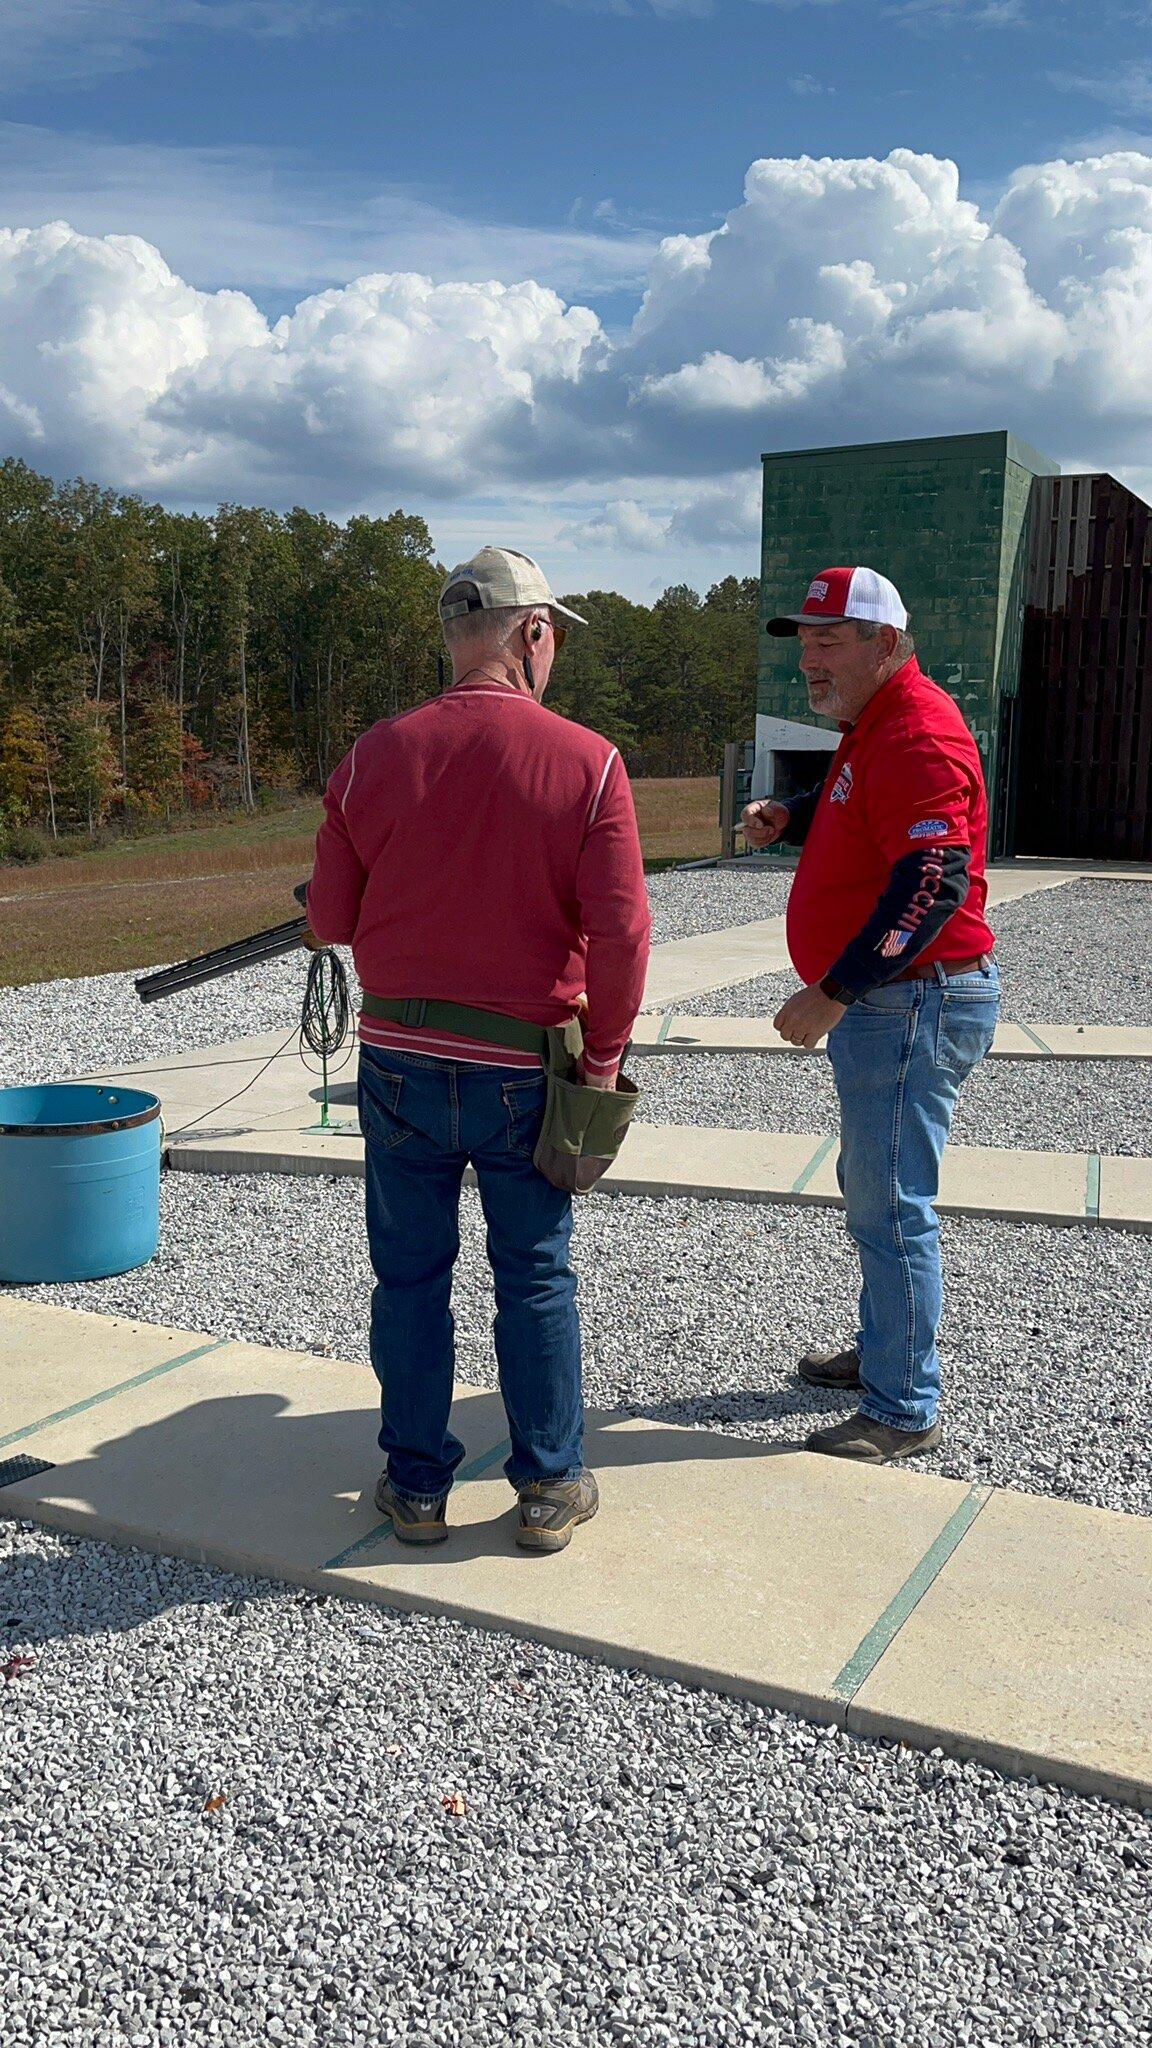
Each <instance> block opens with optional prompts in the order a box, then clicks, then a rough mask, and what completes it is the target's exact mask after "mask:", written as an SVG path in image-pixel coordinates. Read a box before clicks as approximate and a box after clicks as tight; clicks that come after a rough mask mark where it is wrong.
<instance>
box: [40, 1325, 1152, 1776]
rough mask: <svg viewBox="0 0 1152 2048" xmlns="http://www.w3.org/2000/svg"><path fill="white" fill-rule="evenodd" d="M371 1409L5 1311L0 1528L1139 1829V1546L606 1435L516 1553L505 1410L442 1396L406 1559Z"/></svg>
mask: <svg viewBox="0 0 1152 2048" xmlns="http://www.w3.org/2000/svg"><path fill="white" fill-rule="evenodd" d="M374 1406H375V1384H374V1382H373V1380H372V1376H371V1374H370V1372H369V1370H368V1368H367V1367H366V1366H357V1365H349V1364H346V1363H343V1362H342V1361H339V1360H333V1359H325V1358H317V1357H314V1356H312V1355H310V1354H307V1353H304V1354H301V1353H295V1352H281V1351H273V1350H269V1349H265V1348H263V1347H261V1346H257V1345H250V1344H238V1343H231V1342H228V1341H227V1340H225V1339H213V1338H210V1337H205V1336H203V1335H202V1334H199V1333H197V1332H196V1331H194V1330H173V1329H165V1328H161V1327H158V1326H153V1325H149V1324H140V1323H130V1322H125V1321H121V1320H119V1319H116V1318H113V1317H108V1316H95V1315H83V1314H78V1313H76V1312H74V1311H70V1310H67V1309H59V1308H53V1307H48V1306H43V1305H41V1304H39V1303H29V1302H25V1301H23V1300H20V1299H17V1298H15V1297H13V1296H11V1295H6V1294H0V1506H2V1507H3V1508H5V1509H6V1510H7V1511H8V1512H9V1513H11V1514H15V1515H20V1516H27V1517H30V1518H32V1519H34V1520H36V1521H40V1522H43V1523H46V1524H48V1525H50V1526H53V1527H59V1528H65V1529H70V1530H74V1531H76V1532H78V1533H80V1534H83V1535H86V1536H93V1537H105V1538H108V1539H110V1540H111V1541H113V1542H117V1543H125V1544H136V1545H139V1546H141V1547H143V1548H144V1549H148V1550H153V1551H159V1552H164V1553H168V1554H171V1555H174V1556H179V1557H191V1558H195V1559H198V1560H203V1561H205V1562H208V1563H212V1564H217V1565H221V1566H224V1567H226V1568H228V1569H230V1570H233V1571H238V1572H245V1573H249V1572H250V1573H255V1574H259V1575H264V1576H267V1577H272V1578H276V1579H283V1580H287V1581H289V1582H291V1583H296V1584H300V1585H305V1586H309V1587H314V1588H317V1589H319V1590H322V1591H325V1592H331V1593H343V1594H347V1595H351V1596H353V1597H356V1598H359V1599H365V1600H375V1601H381V1602H384V1603H385V1604H387V1605H390V1606H394V1607H401V1608H406V1609H419V1610H422V1611H427V1612H431V1613H437V1614H448V1615H452V1616H455V1617H457V1618H459V1619H461V1620H464V1621H469V1622H473V1623H476V1624H479V1625H481V1626H484V1627H489V1628H501V1629H508V1630H510V1631H511V1632H512V1633H513V1634H516V1635H519V1636H524V1637H529V1638H531V1639H533V1640H537V1641H541V1642H547V1643H553V1644H557V1645H560V1646H562V1647H564V1648H568V1649H572V1650H576V1651H580V1652H584V1653H586V1654H590V1655H592V1656H595V1657H599V1658H602V1659H606V1660H607V1661H609V1662H612V1663H615V1664H620V1665H624V1666H634V1667H635V1666H638V1667H640V1668H641V1669H643V1670H647V1671H652V1672H656V1673H659V1674H661V1675H664V1676H667V1677H670V1678H676V1679H681V1680H684V1681H687V1682H688V1683H693V1684H697V1683H698V1684H702V1685H708V1686H714V1687H716V1688H717V1689H718V1690H720V1691H722V1692H727V1693H733V1694H738V1695H742V1696H746V1697H751V1698H753V1699H757V1700H761V1701H763V1702H765V1703H766V1704H768V1705H771V1706H776V1707H783V1708H787V1709H791V1710H795V1711H798V1712H801V1713H804V1714H807V1715H809V1716H811V1717H812V1718H814V1719H817V1720H820V1721H825V1722H833V1723H836V1724H837V1725H840V1726H847V1727H849V1728H852V1729H855V1730H857V1731H859V1732H860V1733H861V1734H865V1735H867V1734H875V1735H884V1736H890V1737H894V1738H897V1739H899V1740H902V1741H905V1742H908V1743H911V1744H913V1745H916V1746H920V1747H923V1748H935V1747H937V1746H939V1747H942V1748H944V1749H946V1750H948V1751H949V1752H950V1753H951V1754H954V1755H957V1756H968V1757H977V1758H979V1759H981V1760H983V1761H984V1762H987V1763H990V1764H993V1765H996V1766H997V1767H999V1768H1001V1769H1003V1770H1006V1771H1009V1772H1012V1771H1029V1772H1035V1773H1037V1774H1038V1775H1039V1776H1041V1777H1044V1778H1046V1779H1049V1780H1052V1781H1053V1782H1056V1783H1059V1784H1064V1785H1069V1786H1073V1787H1075V1788H1077V1789H1080V1790H1082V1791H1087V1792H1099V1793H1103V1794H1105V1795H1108V1796H1111V1797H1114V1798H1118V1799H1122V1800H1128V1801H1135V1802H1138V1803H1141V1804H1152V1521H1149V1520H1145V1519H1143V1518H1140V1517H1138V1516H1132V1515H1120V1514H1113V1513H1109V1512H1106V1511H1104V1510H1102V1509H1095V1508H1084V1507H1073V1506H1068V1505H1066V1504H1064V1503H1057V1502H1053V1501H1049V1500H1044V1499H1037V1498H1035V1497H1032V1496H1030V1495H1027V1494H1022V1493H1012V1492H1002V1491H994V1490H992V1489H990V1488H988V1487H986V1486H982V1485H977V1486H968V1485H966V1484H964V1483H962V1482H960V1481H956V1480H949V1479H939V1478H934V1477H933V1476H932V1475H931V1472H930V1471H925V1470H907V1469H906V1470H899V1471H890V1470H871V1469H869V1468H867V1467H864V1466H859V1465H853V1464H842V1463H839V1462H837V1461H834V1460H832V1459H825V1458H816V1457H812V1456H811V1455H809V1454H807V1453H805V1452H803V1451H800V1450H791V1449H788V1448H787V1447H782V1446H779V1445H773V1446H771V1447H768V1446H763V1445H757V1444H751V1443H748V1442H747V1441H745V1440H742V1439H739V1438H735V1437H727V1436H722V1435H719V1434H716V1433H714V1432H711V1431H705V1430H686V1429H678V1428H674V1427H670V1426H668V1425H665V1424H659V1423H654V1422H647V1421H643V1420H635V1421H622V1420H618V1419H615V1418H613V1417H612V1416H611V1415H601V1416H596V1417H592V1418H591V1429H590V1435H589V1441H588V1461H589V1463H590V1465H592V1466H593V1468H594V1469H595V1470H596V1471H597V1472H598V1473H599V1476H600V1482H601V1489H602V1496H603V1508H602V1512H601V1514H600V1516H599V1517H598V1519H597V1520H596V1521H595V1522H593V1523H592V1524H590V1525H589V1527H588V1528H586V1529H584V1530H581V1531H580V1532H578V1535H577V1538H576V1540H575V1541H574V1543H573V1544H572V1546H571V1548H570V1549H569V1550H568V1551H566V1552H564V1553H563V1554H561V1555H560V1556H557V1557H550V1558H549V1557H545V1558H540V1557H525V1556H524V1555H523V1554H522V1553H521V1552H519V1551H517V1550H516V1548H515V1545H514V1543H513V1540H512V1524H511V1514H510V1507H511V1501H510V1495H509V1491H508V1487H507V1484H506V1482H505V1481H504V1479H503V1477H502V1474H501V1471H500V1467H501V1465H502V1462H503V1459H504V1457H505V1456H506V1454H507V1448H508V1446H507V1443H506V1440H505V1427H504V1417H503V1412H502V1410H501V1408H500V1405H499V1402H498V1400H497V1398H496V1397H495V1395H493V1394H490V1393H485V1392H480V1391H477V1390H474V1389H470V1388H462V1389H461V1390H460V1393H459V1399H458V1402H457V1406H456V1414H455V1423H454V1426H455V1427H456V1429H457V1430H458V1431H459V1433H460V1435H461V1438H462V1440H463V1441H464V1442H465V1443H466V1445H467V1446H468V1460H467V1462H466V1464H465V1465H464V1466H463V1468H462V1470H461V1473H460V1475H459V1477H460V1480H461V1481H462V1482H463V1483H461V1484H459V1485H458V1486H457V1489H456V1491H455V1492H454V1494H453V1498H452V1505H451V1510H450V1513H451V1521H452V1525H453V1530H452V1535H451V1536H450V1539H449V1541H448V1542H447V1543H446V1544H445V1545H444V1546H443V1547H442V1548H440V1549H437V1550H435V1551H432V1552H430V1553H420V1552H414V1551H412V1550H403V1549H402V1548H401V1547H400V1546H399V1545H397V1543H396V1542H395V1539H394V1538H393V1537H392V1535H391V1530H390V1525H389V1524H388V1523H386V1522H382V1521H381V1518H380V1517H379V1515H378V1514H377V1512H376V1510H375V1508H374V1507H373V1505H372V1487H373V1485H374V1482H375V1479H376V1474H377V1470H378V1453H377V1452H376V1450H375V1429H376V1423H375V1418H374V1413H373V1410H374ZM656 1586H659V1588H660V1591H661V1597H660V1598H659V1599H654V1598H653V1589H654V1588H655V1587H656Z"/></svg>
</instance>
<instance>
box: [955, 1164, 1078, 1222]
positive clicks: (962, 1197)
mask: <svg viewBox="0 0 1152 2048" xmlns="http://www.w3.org/2000/svg"><path fill="white" fill-rule="evenodd" d="M1088 1188H1089V1155H1087V1154H1085V1153H1083V1152H1023V1151H1020V1152H1017V1151H1012V1152H1009V1151H1007V1150H1004V1149H1002V1148H999V1147H996V1146H991V1145H950V1146H949V1147H948V1150H947V1152H946V1153H945V1154H944V1159H943V1163H942V1166H941V1169H940V1202H939V1208H940V1211H941V1213H942V1214H945V1215H949V1216H1002V1217H1004V1218H1007V1219H1015V1220H1017V1221H1019V1220H1021V1219H1027V1220H1028V1221H1030V1222H1035V1223H1070V1222H1076V1223H1079V1222H1083V1221H1085V1220H1086V1218H1087V1217H1088V1215H1089V1207H1088Z"/></svg>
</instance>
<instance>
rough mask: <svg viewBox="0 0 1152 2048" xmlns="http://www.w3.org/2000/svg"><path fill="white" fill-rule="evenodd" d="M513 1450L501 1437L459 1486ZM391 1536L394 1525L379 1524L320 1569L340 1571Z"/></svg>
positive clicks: (465, 1470) (459, 1478) (463, 1473)
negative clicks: (350, 1561) (344, 1565)
mask: <svg viewBox="0 0 1152 2048" xmlns="http://www.w3.org/2000/svg"><path fill="white" fill-rule="evenodd" d="M511 1449H512V1446H511V1444H510V1443H509V1441H508V1438H507V1437H506V1436H505V1437H501V1439H500V1442H499V1443H498V1444H493V1446H492V1449H491V1450H490V1451H481V1453H480V1456H479V1457H478V1458H473V1460H472V1462H471V1464H470V1465H464V1466H463V1467H462V1468H461V1470H460V1471H459V1472H458V1473H457V1474H456V1484H457V1486H461V1485H463V1484H464V1483H465V1481H466V1480H469V1479H479V1477H480V1475H481V1473H482V1472H487V1471H488V1470H489V1468H490V1467H491V1466H492V1465H494V1464H495V1463H496V1461H497V1459H499V1458H505V1457H507V1455H508V1453H509V1451H510V1450H511ZM391 1534H392V1524H391V1522H390V1521H384V1522H377V1524H376V1527H375V1528H374V1529H369V1530H368V1531H367V1532H366V1534H365V1535H363V1536H360V1537H358V1538H357V1540H356V1542H355V1543H350V1544H349V1545H348V1548H347V1550H339V1551H337V1553H336V1555H335V1557H329V1558H326V1559H325V1561H324V1563H323V1564H322V1565H321V1567H320V1569H321V1571H324V1572H334V1571H338V1570H339V1568H340V1566H341V1565H342V1564H347V1562H348V1560H349V1558H351V1557H356V1556H357V1555H358V1554H359V1552H360V1551H361V1550H370V1549H371V1548H372V1546H373V1544H376V1543H384V1542H386V1541H387V1539H388V1537H389V1536H391Z"/></svg>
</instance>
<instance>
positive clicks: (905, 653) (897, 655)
mask: <svg viewBox="0 0 1152 2048" xmlns="http://www.w3.org/2000/svg"><path fill="white" fill-rule="evenodd" d="M854 623H855V626H856V631H857V633H858V635H859V637H860V639H861V640H874V639H875V638H876V635H877V633H878V632H879V631H880V628H879V626H878V625H876V624H875V623H874V621H873V620H872V619H856V620H855V621H854ZM915 652H916V642H915V641H914V640H913V638H912V635H911V633H909V632H908V630H907V628H905V630H904V631H903V632H900V631H899V630H897V632H896V645H895V647H894V648H893V649H892V659H893V661H897V660H898V661H899V663H900V666H901V668H903V666H904V663H905V662H906V661H911V659H912V656H913V655H914V654H915Z"/></svg>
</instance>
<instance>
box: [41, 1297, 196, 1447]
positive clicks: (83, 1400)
mask: <svg viewBox="0 0 1152 2048" xmlns="http://www.w3.org/2000/svg"><path fill="white" fill-rule="evenodd" d="M216 1348H217V1340H216V1339H215V1338H209V1337H205V1336H204V1335H203V1333H202V1332H200V1331H196V1330H176V1329H170V1328H167V1327H161V1326H159V1325H158V1324H155V1323H137V1322H130V1321H125V1320H122V1319H119V1318H116V1319H114V1318H113V1317H111V1316H95V1315H93V1316H83V1315H76V1314H73V1313H71V1312H70V1311H69V1310H66V1309H50V1308H49V1307H48V1306H47V1305H43V1304H40V1303H36V1302H28V1301H24V1300H22V1299H20V1298H18V1297H17V1296H15V1295H10V1294H8V1293H7V1291H6V1290H4V1289H0V1452H4V1451H10V1450H11V1449H12V1447H13V1446H14V1445H17V1444H22V1443H23V1442H24V1441H25V1439H26V1438H28V1437H31V1436H33V1435H36V1434H38V1433H39V1432H40V1431H41V1430H42V1429H43V1428H44V1427H45V1426H46V1423H47V1422H48V1421H49V1420H50V1419H51V1418H53V1417H55V1418H57V1419H59V1418H60V1417H61V1416H65V1417H66V1418H67V1419H69V1420H76V1421H77V1422H78V1426H79V1427H80V1428H81V1430H83V1429H85V1428H89V1427H92V1426H94V1425H93V1423H92V1422H91V1421H90V1420H86V1421H84V1422H83V1423H80V1422H79V1420H78V1419H79V1418H80V1417H85V1418H91V1416H92V1414H93V1411H94V1410H95V1409H97V1408H98V1407H101V1406H102V1405H103V1404H104V1402H105V1401H107V1400H108V1399H110V1398H111V1397H112V1396H111V1395H110V1393H109V1389H112V1390H113V1393H117V1394H118V1393H119V1391H120V1387H121V1383H122V1381H123V1379H124V1376H125V1372H124V1361H125V1359H126V1358H130V1359H131V1362H132V1364H131V1370H132V1373H133V1374H134V1375H137V1376H142V1383H143V1382H145V1381H147V1382H150V1381H152V1380H159V1379H162V1378H165V1377H166V1376H167V1375H168V1374H169V1373H170V1372H173V1371H176V1370H180V1369H182V1368H183V1367H184V1366H185V1365H187V1364H189V1363H192V1362H195V1361H197V1360H199V1359H200V1358H201V1357H202V1356H203V1355H204V1354H205V1353H206V1352H208V1351H212V1350H215V1349H216Z"/></svg>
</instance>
